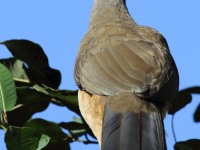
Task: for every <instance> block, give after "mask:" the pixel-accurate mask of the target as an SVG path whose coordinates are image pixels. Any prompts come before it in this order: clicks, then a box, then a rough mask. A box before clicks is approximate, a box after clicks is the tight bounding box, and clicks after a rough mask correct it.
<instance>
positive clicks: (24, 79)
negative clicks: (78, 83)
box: [0, 40, 97, 150]
mask: <svg viewBox="0 0 200 150" xmlns="http://www.w3.org/2000/svg"><path fill="white" fill-rule="evenodd" d="M0 44H2V45H4V46H6V47H7V49H8V50H9V51H10V52H11V54H12V56H13V57H11V58H1V59H0V86H1V87H0V91H1V90H3V91H2V93H3V94H4V95H1V94H0V97H2V98H0V114H1V115H0V128H1V129H4V130H5V143H6V147H7V149H9V150H40V149H44V150H51V149H52V150H54V149H59V150H70V143H72V142H74V141H78V142H82V143H85V144H90V143H97V142H96V140H95V139H94V141H91V140H89V138H88V135H90V136H92V137H93V138H94V135H93V133H92V132H91V130H90V128H89V127H88V125H87V124H86V123H85V122H84V120H83V118H82V117H81V114H80V111H79V108H78V100H77V91H71V90H59V89H58V87H59V85H60V82H61V73H60V71H59V70H57V69H53V68H51V67H50V66H49V62H48V58H47V56H46V54H45V53H44V51H43V49H42V48H41V46H40V45H38V44H36V43H34V42H31V41H28V40H8V41H4V42H1V43H0ZM8 70H9V71H8ZM50 103H52V104H54V105H57V106H60V107H66V108H68V109H69V110H71V111H73V112H74V113H75V114H76V115H77V116H78V117H76V118H74V119H73V121H71V122H65V121H63V122H60V123H55V122H51V121H48V120H44V119H42V118H36V119H32V116H33V115H34V114H35V113H38V112H42V111H45V110H46V109H47V108H48V106H49V104H50Z"/></svg>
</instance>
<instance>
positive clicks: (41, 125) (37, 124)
mask: <svg viewBox="0 0 200 150" xmlns="http://www.w3.org/2000/svg"><path fill="white" fill-rule="evenodd" d="M25 126H26V127H30V128H32V129H33V130H34V131H36V132H37V133H40V134H45V135H48V136H49V137H50V138H51V140H50V143H49V144H48V146H47V147H45V148H44V150H45V149H47V150H55V149H59V150H70V147H69V142H71V138H68V135H67V134H65V133H64V132H63V131H62V130H61V128H60V127H59V126H58V125H57V124H56V123H53V122H49V121H46V120H43V119H33V120H30V121H28V122H27V123H26V124H25Z"/></svg>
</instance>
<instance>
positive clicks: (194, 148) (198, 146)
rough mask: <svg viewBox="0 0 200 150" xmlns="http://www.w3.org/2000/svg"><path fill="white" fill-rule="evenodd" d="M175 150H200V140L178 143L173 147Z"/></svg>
mask: <svg viewBox="0 0 200 150" xmlns="http://www.w3.org/2000/svg"><path fill="white" fill-rule="evenodd" d="M174 149H175V150H200V140H199V139H191V140H188V141H183V142H178V143H176V144H175V145H174Z"/></svg>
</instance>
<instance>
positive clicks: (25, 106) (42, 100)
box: [7, 87, 51, 126]
mask: <svg viewBox="0 0 200 150" xmlns="http://www.w3.org/2000/svg"><path fill="white" fill-rule="evenodd" d="M17 96H18V100H17V106H16V107H15V108H14V109H13V110H12V111H10V112H8V113H7V115H8V121H9V124H10V125H15V126H22V125H23V124H24V123H25V122H26V121H27V120H29V119H30V117H31V116H32V115H33V114H35V113H37V112H41V111H43V110H45V109H46V108H47V107H48V105H49V103H50V99H51V98H50V97H49V96H48V95H45V94H42V93H40V92H37V91H36V90H34V89H30V88H29V87H21V88H17Z"/></svg>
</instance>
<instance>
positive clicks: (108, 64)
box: [74, 0, 179, 150]
mask: <svg viewBox="0 0 200 150" xmlns="http://www.w3.org/2000/svg"><path fill="white" fill-rule="evenodd" d="M74 79H75V82H76V84H77V86H78V88H79V90H78V103H79V109H80V112H81V114H82V116H83V118H84V119H85V121H86V122H87V124H88V125H89V127H90V128H91V130H92V132H93V133H94V135H95V137H96V138H97V140H98V143H99V145H100V149H101V150H166V149H167V146H166V139H165V130H164V124H163V119H164V117H165V115H166V112H167V109H168V105H169V103H170V101H173V100H174V99H175V98H176V96H177V93H178V88H179V74H178V70H177V67H176V64H175V61H174V59H173V57H172V55H171V53H170V50H169V47H168V44H167V41H166V39H165V37H164V36H163V35H162V34H161V33H160V32H159V31H157V30H155V29H153V28H151V27H148V26H141V25H138V24H137V23H136V21H135V20H134V19H133V17H132V16H131V15H130V13H129V11H128V8H127V5H126V0H94V4H93V7H92V12H91V14H90V21H89V28H88V32H87V33H86V34H85V36H84V37H83V39H82V40H81V42H80V46H79V50H78V54H77V57H76V60H75V66H74Z"/></svg>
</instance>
